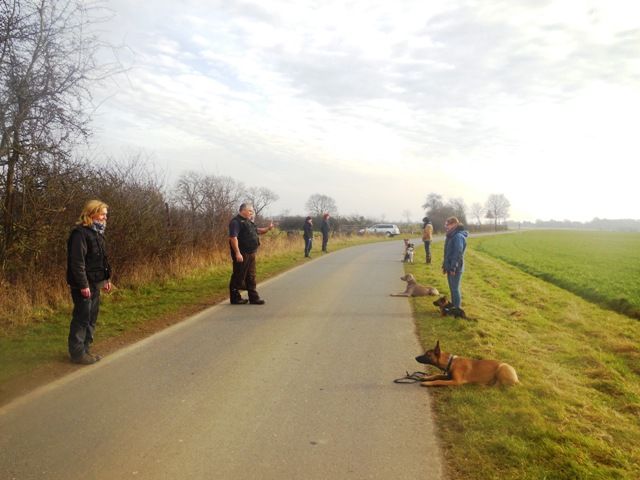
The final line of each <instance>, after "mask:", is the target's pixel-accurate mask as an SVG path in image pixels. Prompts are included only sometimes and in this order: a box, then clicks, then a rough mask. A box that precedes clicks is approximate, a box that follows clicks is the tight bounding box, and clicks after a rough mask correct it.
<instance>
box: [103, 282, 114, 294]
mask: <svg viewBox="0 0 640 480" xmlns="http://www.w3.org/2000/svg"><path fill="white" fill-rule="evenodd" d="M102 288H103V289H104V291H105V292H107V293H110V292H111V288H112V285H111V282H109V281H107V283H105V284H104V287H102Z"/></svg>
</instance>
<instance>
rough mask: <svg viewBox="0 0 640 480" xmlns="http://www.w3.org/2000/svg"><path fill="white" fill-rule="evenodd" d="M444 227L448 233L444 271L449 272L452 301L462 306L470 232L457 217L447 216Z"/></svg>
mask: <svg viewBox="0 0 640 480" xmlns="http://www.w3.org/2000/svg"><path fill="white" fill-rule="evenodd" d="M444 228H445V230H446V232H447V234H446V237H445V241H444V260H443V262H442V273H446V274H447V281H448V282H449V290H450V291H451V303H453V306H454V307H457V308H460V307H461V305H462V291H461V290H460V282H461V281H462V272H464V251H465V250H466V249H467V236H468V235H469V233H468V232H467V231H466V230H465V229H464V227H463V226H462V224H461V223H460V221H459V220H458V219H457V218H456V217H449V218H447V221H446V222H445V224H444Z"/></svg>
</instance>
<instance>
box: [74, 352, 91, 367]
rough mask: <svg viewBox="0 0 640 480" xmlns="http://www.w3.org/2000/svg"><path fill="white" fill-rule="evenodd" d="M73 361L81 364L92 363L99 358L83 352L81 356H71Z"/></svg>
mask: <svg viewBox="0 0 640 480" xmlns="http://www.w3.org/2000/svg"><path fill="white" fill-rule="evenodd" d="M71 361H72V362H73V363H77V364H79V365H91V364H93V363H96V362H97V360H96V359H95V358H94V357H92V356H91V355H88V354H86V353H83V354H82V355H81V356H79V357H71Z"/></svg>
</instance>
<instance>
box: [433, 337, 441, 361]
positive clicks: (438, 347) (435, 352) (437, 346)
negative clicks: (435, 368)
mask: <svg viewBox="0 0 640 480" xmlns="http://www.w3.org/2000/svg"><path fill="white" fill-rule="evenodd" d="M433 354H434V355H435V356H436V357H439V356H440V340H438V341H437V342H436V347H435V348H434V349H433Z"/></svg>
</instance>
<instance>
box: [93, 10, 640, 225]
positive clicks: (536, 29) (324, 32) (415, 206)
mask: <svg viewBox="0 0 640 480" xmlns="http://www.w3.org/2000/svg"><path fill="white" fill-rule="evenodd" d="M109 5H110V8H111V10H112V18H111V20H110V21H109V22H107V23H105V24H102V25H101V31H102V33H101V34H102V35H103V37H104V38H105V40H107V41H108V42H110V43H111V44H113V45H117V46H119V47H120V48H118V49H117V50H116V51H117V54H118V57H119V59H120V61H121V62H122V65H124V66H125V67H126V73H124V74H121V75H117V76H115V77H112V78H109V79H108V81H107V82H105V83H104V84H102V85H100V88H99V89H96V92H95V93H94V100H95V102H96V105H97V109H96V111H95V114H94V123H93V128H94V131H95V135H94V137H93V140H92V144H93V146H94V148H95V149H96V151H99V152H100V153H101V154H107V155H109V156H110V157H111V158H114V159H116V161H119V159H124V158H126V157H127V156H131V155H132V154H134V153H136V154H141V155H142V156H143V157H144V158H146V159H147V162H149V163H150V164H151V165H152V166H153V168H154V169H157V171H159V172H161V173H162V174H163V175H164V176H165V179H166V182H167V184H168V186H169V187H170V186H171V185H172V184H173V183H174V182H175V180H176V179H177V178H178V177H179V176H180V175H181V174H183V173H186V172H188V171H196V172H200V173H202V174H206V175H224V176H230V177H232V178H234V179H236V180H238V181H242V182H244V183H245V184H246V185H247V186H256V187H267V188H269V189H270V190H272V191H273V192H275V193H276V194H277V195H278V196H279V200H278V201H277V202H276V203H274V204H273V205H272V206H271V207H270V209H269V213H270V214H271V215H278V214H281V213H289V214H292V215H294V214H301V215H302V214H306V213H307V212H306V209H305V203H306V201H307V200H308V198H309V197H310V196H311V195H312V194H316V193H319V194H322V195H327V196H329V197H331V198H333V199H334V200H335V202H336V205H337V208H338V212H336V213H337V214H339V215H355V214H357V215H364V216H366V217H369V218H372V219H374V220H377V221H383V220H386V221H394V220H397V221H401V220H402V221H404V220H405V219H407V216H409V218H411V219H412V220H413V221H419V220H420V219H421V218H422V216H423V215H424V210H423V209H422V207H421V205H422V204H424V203H425V200H426V197H427V195H428V194H430V193H437V194H440V195H442V197H443V198H444V199H445V200H448V199H453V198H456V199H457V198H461V199H463V200H464V202H465V203H466V205H467V206H468V207H470V206H471V205H472V204H473V203H476V202H477V203H480V204H485V202H486V200H487V198H488V196H489V195H491V194H503V195H504V196H505V197H506V198H507V199H508V200H509V202H510V204H511V207H510V210H509V213H510V215H509V217H510V219H511V220H513V221H535V220H536V219H542V220H549V219H555V220H564V219H568V220H573V221H590V220H591V219H593V218H595V217H598V218H611V219H614V218H615V219H619V218H634V219H640V202H639V201H638V199H639V195H638V187H637V181H638V171H639V169H638V166H637V164H638V160H640V155H639V152H640V145H639V135H638V125H639V124H640V118H639V117H640V113H639V112H640V2H632V1H628V0H597V1H589V0H575V1H574V0H558V1H555V0H550V1H545V0H529V1H521V2H513V1H510V0H505V1H502V0H486V1H474V0H442V1H441V0H428V1H425V0H416V1H413V0H401V1H398V2H390V1H389V0H380V1H378V0H363V1H360V0H338V1H333V0H321V1H320V0H317V1H316V0H309V1H306V0H299V1H274V0H259V1H253V0H244V1H235V0H224V1H215V0H183V1H180V0H172V1H166V0H111V1H110V2H109ZM468 216H469V217H471V215H468Z"/></svg>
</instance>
